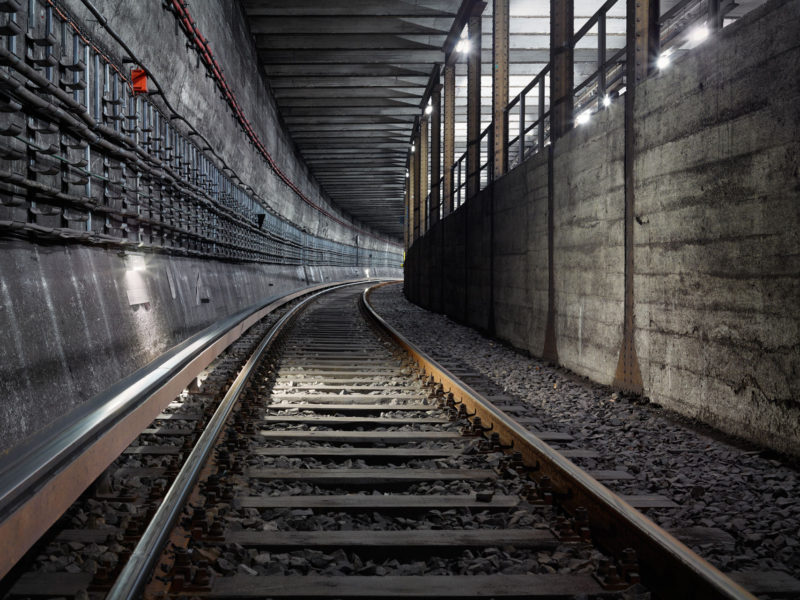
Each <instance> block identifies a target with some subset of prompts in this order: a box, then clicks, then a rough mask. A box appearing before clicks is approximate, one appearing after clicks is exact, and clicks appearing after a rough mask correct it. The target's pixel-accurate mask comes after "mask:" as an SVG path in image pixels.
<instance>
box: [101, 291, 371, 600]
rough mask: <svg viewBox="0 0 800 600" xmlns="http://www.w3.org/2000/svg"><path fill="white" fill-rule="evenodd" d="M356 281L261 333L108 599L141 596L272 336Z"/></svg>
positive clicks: (298, 308)
mask: <svg viewBox="0 0 800 600" xmlns="http://www.w3.org/2000/svg"><path fill="white" fill-rule="evenodd" d="M357 283H360V282H356V283H346V284H342V285H334V286H329V287H326V288H325V289H324V290H322V291H319V292H317V293H315V294H313V295H311V296H309V297H308V298H305V299H304V300H303V301H302V302H300V303H299V304H298V305H297V306H295V307H294V308H292V310H290V311H289V312H288V313H286V314H285V315H284V316H283V317H281V319H280V320H279V321H278V322H277V323H275V325H273V326H272V328H271V329H270V330H269V333H267V335H266V336H264V339H263V340H262V341H261V343H260V344H259V345H258V347H257V348H256V350H255V351H254V352H253V354H252V355H251V356H250V358H248V359H247V362H246V363H245V365H244V367H243V368H242V370H241V371H240V372H239V374H238V375H237V377H236V379H235V380H234V382H233V383H232V384H231V386H230V388H228V391H227V393H226V394H225V398H223V400H222V402H220V404H219V406H218V407H217V410H216V411H215V412H214V415H213V416H212V417H211V420H210V421H209V423H208V426H207V427H206V428H205V430H204V431H203V433H202V434H201V435H200V438H199V439H198V440H197V444H195V446H194V448H193V449H192V451H191V453H190V454H189V456H188V458H187V459H186V461H185V462H184V463H183V466H182V467H181V470H180V472H179V473H178V476H177V477H176V478H175V481H173V483H172V485H171V486H170V488H169V490H168V491H167V493H166V495H165V496H164V499H163V501H162V502H161V504H160V505H159V507H158V510H157V511H156V514H155V515H154V516H153V518H152V519H151V520H150V523H149V524H148V526H147V529H146V530H145V532H144V533H143V534H142V537H141V539H140V540H139V542H138V543H137V544H136V548H135V549H134V551H133V553H132V554H131V557H130V558H129V559H128V562H127V563H126V564H125V567H124V568H123V569H122V572H121V573H120V575H119V577H118V578H117V580H116V582H115V583H114V586H113V587H112V588H111V590H110V591H109V592H108V595H107V596H106V598H107V599H113V600H123V599H125V600H135V599H136V598H140V597H141V590H142V588H143V587H144V586H145V584H146V583H147V580H148V578H149V576H150V573H151V571H152V570H153V568H154V566H155V563H156V562H157V561H158V559H159V556H160V555H161V549H162V548H163V546H164V544H166V542H167V539H168V538H169V534H170V529H171V528H172V525H173V524H174V523H175V521H177V519H178V517H179V516H180V514H181V512H182V511H183V508H184V504H185V502H186V500H187V498H188V497H189V494H190V492H191V491H192V488H193V486H194V484H195V482H196V481H197V477H198V474H199V473H200V470H201V469H202V467H203V465H204V464H205V462H206V459H207V458H208V456H209V454H210V453H211V450H212V449H213V447H214V443H215V441H216V439H217V437H218V436H219V434H220V432H221V431H222V427H223V425H224V424H225V421H226V420H227V418H228V415H229V414H230V412H231V410H232V409H233V407H234V405H235V404H236V402H237V401H238V399H239V395H240V394H241V392H242V390H243V389H244V386H245V384H246V383H247V380H248V379H249V378H250V375H251V374H252V372H253V369H254V368H255V367H256V366H257V365H258V363H259V360H260V358H261V355H262V354H263V353H264V351H265V350H266V349H267V348H269V347H270V346H271V345H272V343H273V341H274V340H275V338H276V337H277V336H278V335H279V334H280V333H281V332H282V331H283V330H284V329H285V328H286V326H287V325H288V324H289V323H291V322H292V321H293V320H294V319H295V317H297V315H298V314H300V313H301V312H302V311H303V310H304V309H305V308H306V307H307V306H308V305H309V304H310V303H311V302H313V301H314V300H316V299H317V298H318V297H319V296H321V295H322V294H326V293H329V292H331V291H333V290H337V289H340V288H343V287H347V286H349V285H357Z"/></svg>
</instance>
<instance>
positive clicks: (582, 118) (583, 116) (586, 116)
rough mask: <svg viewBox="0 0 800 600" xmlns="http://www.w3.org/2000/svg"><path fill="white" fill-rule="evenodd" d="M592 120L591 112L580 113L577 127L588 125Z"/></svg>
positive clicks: (576, 119)
mask: <svg viewBox="0 0 800 600" xmlns="http://www.w3.org/2000/svg"><path fill="white" fill-rule="evenodd" d="M591 118H592V113H591V111H588V110H585V111H583V112H582V113H580V114H579V115H578V116H577V117H575V124H576V125H586V123H588V122H589V121H590V120H591Z"/></svg>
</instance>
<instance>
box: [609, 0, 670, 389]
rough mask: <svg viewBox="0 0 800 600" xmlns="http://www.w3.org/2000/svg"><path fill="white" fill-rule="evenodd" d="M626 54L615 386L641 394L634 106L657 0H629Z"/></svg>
mask: <svg viewBox="0 0 800 600" xmlns="http://www.w3.org/2000/svg"><path fill="white" fill-rule="evenodd" d="M626 8H627V15H628V17H627V19H628V21H627V27H626V36H627V40H626V42H627V46H626V47H627V55H626V62H627V64H628V65H633V73H632V76H631V73H628V77H627V81H628V85H627V88H628V89H627V90H626V92H625V160H624V173H625V231H624V239H625V295H624V315H623V329H622V348H621V349H620V353H619V361H618V362H617V370H616V373H615V374H614V382H613V385H614V387H616V388H618V389H621V390H623V391H626V392H629V393H633V394H641V393H642V392H643V391H644V384H643V382H642V373H641V370H640V369H639V359H638V356H637V354H636V344H635V339H634V334H635V314H634V307H635V296H634V285H633V284H634V278H633V275H634V219H635V216H636V212H635V211H636V195H635V191H634V190H635V187H634V186H635V179H634V165H635V161H636V131H635V125H636V123H635V119H634V107H635V101H636V87H637V85H638V84H639V83H640V82H642V81H644V80H645V79H646V78H647V76H648V75H649V74H650V73H651V72H652V71H653V69H654V68H655V61H656V56H657V55H658V39H659V32H658V17H659V3H658V0H627V7H626Z"/></svg>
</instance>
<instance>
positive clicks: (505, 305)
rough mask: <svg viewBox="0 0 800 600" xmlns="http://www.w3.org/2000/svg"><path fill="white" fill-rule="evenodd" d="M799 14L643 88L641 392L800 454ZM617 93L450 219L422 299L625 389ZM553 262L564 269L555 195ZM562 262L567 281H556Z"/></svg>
mask: <svg viewBox="0 0 800 600" xmlns="http://www.w3.org/2000/svg"><path fill="white" fill-rule="evenodd" d="M798 31H800V4H798V3H797V2H791V1H788V2H787V1H773V2H770V3H767V4H766V5H765V6H764V7H762V8H760V9H757V10H756V11H754V12H753V13H751V14H750V15H748V16H747V17H745V18H744V19H742V20H741V21H740V22H737V23H736V24H734V25H732V26H729V27H727V28H725V29H724V30H723V31H722V32H720V33H719V34H717V35H715V36H714V38H713V39H710V40H709V41H708V42H706V43H705V44H704V45H703V46H701V47H699V48H696V49H695V50H693V51H691V52H690V53H688V54H687V55H686V56H685V57H683V58H682V59H680V60H678V61H676V62H675V64H674V65H673V66H671V67H670V69H669V70H666V71H664V72H663V73H660V74H658V75H656V76H654V77H652V78H650V79H648V80H647V81H645V82H644V83H643V84H642V85H640V86H639V87H638V88H637V91H636V94H635V116H634V128H635V164H634V181H635V183H634V189H635V214H634V215H633V217H634V223H633V227H634V263H633V269H634V271H633V273H634V277H633V280H634V286H633V290H634V318H635V330H634V341H635V347H636V351H637V353H638V361H639V367H640V370H641V375H642V383H643V393H644V395H645V396H647V397H649V398H650V399H651V400H652V401H654V402H657V403H659V404H662V405H663V406H665V407H668V408H670V409H673V410H676V411H678V412H680V413H682V414H684V415H688V416H691V417H695V418H698V419H700V420H702V421H704V422H706V423H708V424H710V425H712V426H714V427H717V428H719V429H721V430H723V431H726V432H728V433H731V434H735V435H738V436H742V437H744V438H746V439H749V440H752V441H755V442H757V443H759V444H763V445H766V446H768V447H772V448H775V449H778V450H780V451H785V452H789V453H792V454H796V455H800V302H798V299H800V233H798V232H800V171H799V170H798V164H800V71H798V69H797V65H798V64H800V43H799V42H798V39H800V38H798V36H797V32H798ZM623 112H624V111H623V103H622V102H621V101H618V102H616V103H614V105H612V106H611V107H610V108H609V109H608V110H605V111H601V112H600V113H598V114H597V115H595V116H594V117H593V119H592V121H591V122H590V123H589V124H587V125H584V126H581V127H578V128H576V129H574V130H572V131H571V132H570V133H569V134H567V135H566V136H565V137H564V138H562V139H560V140H558V141H556V143H555V144H554V147H553V148H552V152H553V176H552V179H548V155H547V152H542V153H539V154H537V155H534V156H533V157H531V158H530V159H529V160H527V161H526V162H524V163H523V164H522V165H520V166H518V167H517V168H515V169H514V170H512V171H511V172H510V173H508V174H507V175H506V176H504V177H502V178H500V179H498V180H497V181H496V182H495V183H494V185H492V186H490V187H489V188H487V189H486V190H484V191H482V192H481V193H480V194H479V195H477V196H476V197H474V198H472V199H471V200H469V201H468V202H467V204H466V205H465V206H463V207H461V208H460V209H459V210H457V211H456V212H455V213H454V214H452V215H450V216H448V217H447V218H446V219H445V220H444V221H441V222H439V223H437V224H436V225H435V226H434V227H433V228H432V229H431V230H430V231H428V232H427V233H426V234H425V235H424V236H423V237H421V238H420V239H418V240H417V241H416V242H415V243H414V245H413V246H412V248H411V249H410V250H409V253H408V256H407V259H406V272H405V293H406V295H407V297H408V298H409V299H410V300H412V301H414V302H416V303H417V304H420V305H421V306H424V307H426V308H429V309H432V310H435V311H439V312H443V313H445V314H447V315H450V316H452V317H453V318H455V319H457V320H460V321H462V322H465V323H467V324H470V325H473V326H476V327H478V328H480V329H483V330H485V331H487V332H489V333H491V334H493V335H496V336H497V337H499V338H501V339H503V340H506V341H508V342H510V343H511V344H513V345H514V346H516V347H517V348H521V349H524V350H527V351H529V352H531V353H532V354H534V355H537V356H542V355H544V354H546V352H545V346H546V332H547V320H548V295H549V293H550V292H552V293H553V294H554V314H553V315H552V316H553V317H554V330H555V346H556V347H555V350H556V351H557V360H558V363H559V364H561V365H563V366H564V367H567V368H569V369H571V370H573V371H574V372H576V373H578V374H580V375H583V376H586V377H589V378H591V379H592V380H594V381H597V382H599V383H602V384H612V383H613V382H614V379H615V371H616V368H617V365H618V361H619V357H620V351H621V347H622V342H623V322H624V293H625V275H624V273H625V261H624V255H625V250H624V242H625V238H624V227H625V201H624V193H625V191H624V183H625V182H624V162H623V161H624V128H625V120H624V114H623ZM549 186H552V193H553V214H552V218H553V230H552V241H553V257H552V263H551V262H550V261H549V260H548V217H549V215H548V191H549ZM551 267H552V280H553V287H552V290H551V288H550V284H549V281H550V275H551V271H550V269H551Z"/></svg>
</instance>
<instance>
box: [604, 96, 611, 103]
mask: <svg viewBox="0 0 800 600" xmlns="http://www.w3.org/2000/svg"><path fill="white" fill-rule="evenodd" d="M603 106H611V96H609V95H608V94H606V95H605V96H603Z"/></svg>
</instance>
